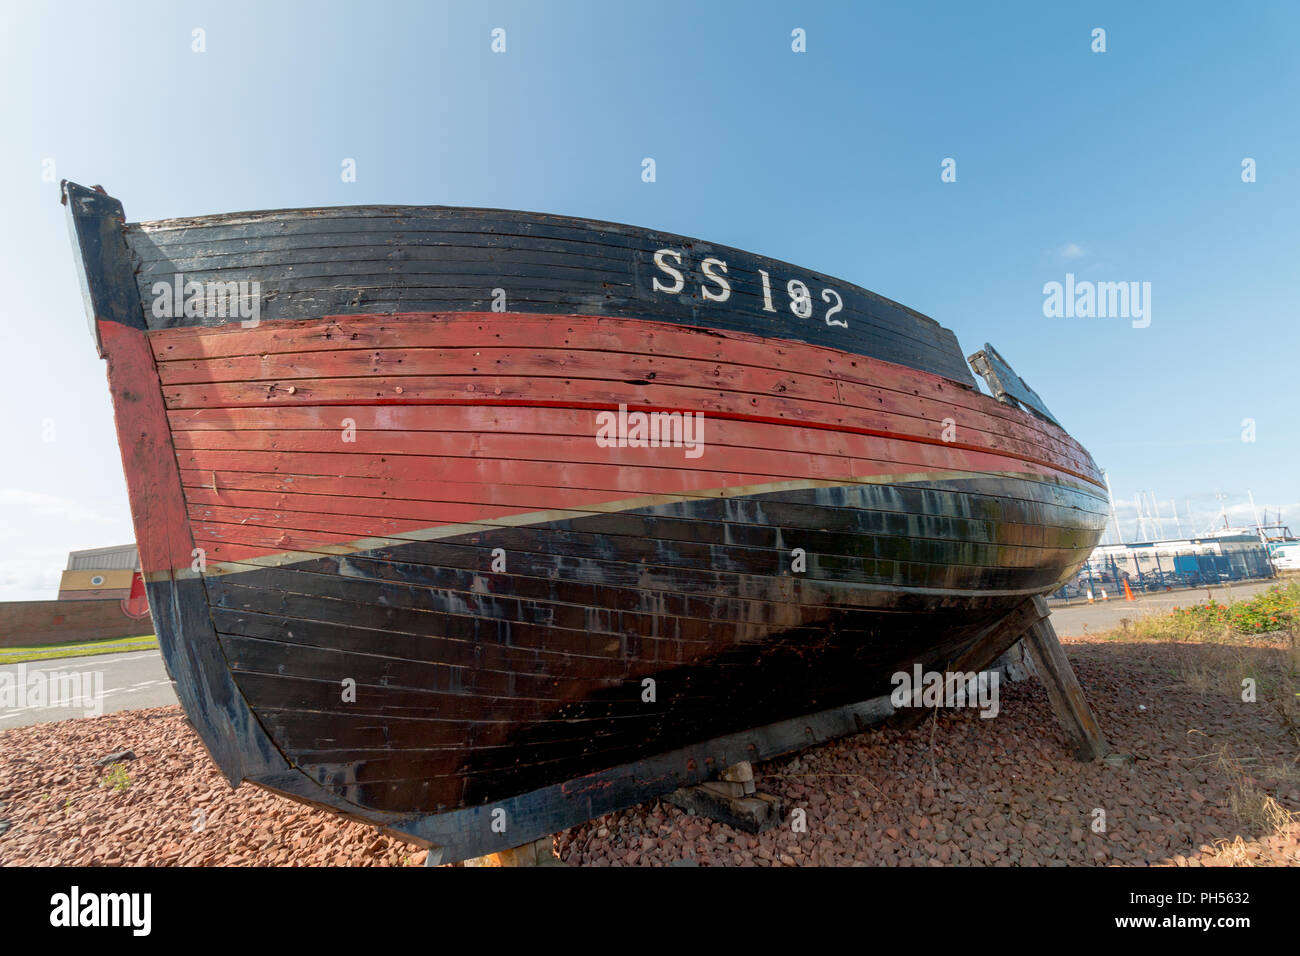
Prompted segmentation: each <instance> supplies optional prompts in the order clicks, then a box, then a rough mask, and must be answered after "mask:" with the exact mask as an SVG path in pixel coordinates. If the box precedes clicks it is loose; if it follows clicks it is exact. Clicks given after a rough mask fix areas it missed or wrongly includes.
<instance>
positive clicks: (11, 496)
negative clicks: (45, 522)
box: [0, 488, 113, 524]
mask: <svg viewBox="0 0 1300 956" xmlns="http://www.w3.org/2000/svg"><path fill="white" fill-rule="evenodd" d="M11 508H14V509H22V510H23V511H24V512H26V513H27V514H28V515H39V516H42V517H56V518H61V519H62V520H64V521H73V522H95V523H99V524H111V523H112V522H113V519H112V518H109V517H107V516H106V515H101V514H100V513H99V512H97V511H92V510H91V509H89V508H85V507H82V506H81V505H79V504H77V503H76V502H75V501H70V500H68V499H67V498H59V497H57V496H55V495H47V494H43V493H41V492H39V491H23V490H21V489H18V488H0V511H5V510H8V509H11Z"/></svg>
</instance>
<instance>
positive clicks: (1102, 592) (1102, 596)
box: [1101, 588, 1110, 601]
mask: <svg viewBox="0 0 1300 956" xmlns="http://www.w3.org/2000/svg"><path fill="white" fill-rule="evenodd" d="M1101 599H1102V600H1103V601H1109V600H1110V598H1109V597H1107V596H1106V589H1105V588H1102V589H1101Z"/></svg>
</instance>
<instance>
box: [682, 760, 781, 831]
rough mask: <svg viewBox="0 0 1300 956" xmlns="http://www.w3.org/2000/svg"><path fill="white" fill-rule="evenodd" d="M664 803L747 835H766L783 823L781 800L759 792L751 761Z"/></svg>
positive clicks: (684, 791) (686, 788)
mask: <svg viewBox="0 0 1300 956" xmlns="http://www.w3.org/2000/svg"><path fill="white" fill-rule="evenodd" d="M664 799H665V800H666V801H667V802H668V803H671V804H672V805H673V806H675V807H680V808H681V809H683V810H694V811H695V812H696V813H697V814H699V815H700V816H704V817H708V818H709V819H710V820H716V821H718V822H719V823H726V824H728V825H730V826H732V827H735V828H736V829H737V830H741V831H743V832H745V833H762V832H763V831H764V830H770V829H771V828H772V827H774V826H776V825H777V824H778V823H780V822H781V798H780V797H776V796H773V795H771V794H769V793H758V792H757V791H756V790H755V788H754V768H753V766H752V765H751V764H750V763H749V761H747V760H743V761H741V762H740V763H737V764H733V765H732V766H730V767H727V768H726V769H724V770H723V771H722V775H721V779H719V780H710V781H709V782H708V783H702V784H699V785H698V786H694V787H683V788H681V789H679V790H674V791H673V792H672V793H670V794H669V795H668V796H666V797H665V798H664Z"/></svg>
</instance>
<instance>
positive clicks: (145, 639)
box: [0, 634, 158, 664]
mask: <svg viewBox="0 0 1300 956" xmlns="http://www.w3.org/2000/svg"><path fill="white" fill-rule="evenodd" d="M157 646H158V638H157V637H155V636H154V635H152V634H145V635H142V636H140V637H114V638H109V639H108V640H104V641H79V642H74V643H71V644H42V645H40V646H39V647H6V648H3V649H0V664H23V663H26V662H28V661H46V660H52V659H54V658H57V657H91V656H93V655H95V654H120V653H121V652H123V651H145V650H149V649H150V648H154V647H157Z"/></svg>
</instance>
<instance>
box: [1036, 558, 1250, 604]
mask: <svg viewBox="0 0 1300 956" xmlns="http://www.w3.org/2000/svg"><path fill="white" fill-rule="evenodd" d="M1273 576H1274V572H1273V566H1272V564H1270V563H1269V560H1268V554H1267V553H1266V552H1265V550H1264V549H1263V548H1262V547H1261V548H1251V549H1246V550H1235V551H1229V552H1227V553H1224V554H1215V553H1212V552H1206V551H1173V552H1169V551H1161V552H1156V551H1134V552H1133V553H1131V554H1126V555H1110V554H1108V555H1105V556H1103V557H1098V558H1094V559H1092V560H1089V561H1087V562H1085V563H1084V565H1083V567H1082V568H1081V569H1080V570H1079V573H1078V574H1076V575H1075V576H1074V577H1073V578H1071V579H1070V580H1069V581H1067V582H1066V583H1065V585H1064V586H1063V587H1062V588H1060V589H1059V590H1058V591H1057V592H1056V593H1055V594H1053V595H1051V596H1052V597H1056V598H1066V599H1068V598H1075V597H1087V595H1088V591H1089V590H1091V591H1092V592H1093V593H1094V594H1098V593H1099V592H1100V591H1101V590H1102V589H1103V588H1104V589H1105V590H1107V591H1109V592H1111V594H1112V595H1114V594H1116V593H1120V592H1122V591H1123V590H1124V581H1128V585H1129V588H1130V589H1132V591H1133V593H1134V594H1137V593H1140V592H1143V591H1167V590H1169V589H1171V588H1194V587H1205V586H1206V585H1214V584H1222V583H1224V582H1229V583H1231V582H1233V581H1248V580H1256V579H1259V578H1271V577H1273Z"/></svg>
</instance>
